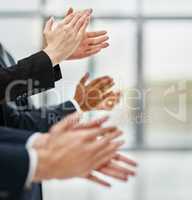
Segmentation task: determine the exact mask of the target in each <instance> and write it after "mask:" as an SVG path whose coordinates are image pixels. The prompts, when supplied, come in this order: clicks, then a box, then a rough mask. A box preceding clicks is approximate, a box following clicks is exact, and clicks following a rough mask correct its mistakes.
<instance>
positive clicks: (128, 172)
mask: <svg viewBox="0 0 192 200" xmlns="http://www.w3.org/2000/svg"><path fill="white" fill-rule="evenodd" d="M106 167H108V168H111V169H113V170H115V171H117V172H119V173H123V174H126V175H130V176H135V175H136V173H135V171H134V170H131V169H127V168H125V167H122V166H120V165H119V164H118V163H115V162H110V163H109V164H108V165H107V166H106Z"/></svg>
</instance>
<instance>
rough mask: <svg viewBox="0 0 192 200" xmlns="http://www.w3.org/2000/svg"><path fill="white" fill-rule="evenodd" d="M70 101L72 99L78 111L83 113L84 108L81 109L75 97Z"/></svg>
mask: <svg viewBox="0 0 192 200" xmlns="http://www.w3.org/2000/svg"><path fill="white" fill-rule="evenodd" d="M70 101H71V102H72V104H73V105H74V107H75V109H76V110H77V112H79V113H81V112H82V110H81V108H80V106H79V104H78V103H77V101H76V100H75V99H71V100H70Z"/></svg>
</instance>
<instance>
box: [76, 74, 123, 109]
mask: <svg viewBox="0 0 192 200" xmlns="http://www.w3.org/2000/svg"><path fill="white" fill-rule="evenodd" d="M88 79H89V74H88V73H86V74H85V75H84V76H83V78H82V79H81V80H80V82H79V84H78V85H77V87H76V91H75V96H74V99H75V100H76V101H77V103H78V104H79V106H80V108H81V109H82V111H91V110H111V109H113V108H114V107H115V106H116V105H117V104H118V103H119V101H120V97H121V93H120V92H114V91H109V90H110V89H111V88H112V87H113V85H114V81H113V79H112V78H111V77H109V76H104V77H100V78H97V79H95V80H93V81H90V83H88V84H86V83H87V81H88Z"/></svg>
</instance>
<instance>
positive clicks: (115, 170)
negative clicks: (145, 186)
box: [77, 117, 138, 187]
mask: <svg viewBox="0 0 192 200" xmlns="http://www.w3.org/2000/svg"><path fill="white" fill-rule="evenodd" d="M107 120H108V117H103V118H101V119H98V120H95V121H93V122H90V123H89V126H88V127H87V124H85V125H81V126H79V127H77V128H78V129H80V128H83V129H85V128H90V127H92V128H96V127H100V126H102V125H103V124H104V123H105V122H106V121H107ZM122 164H123V165H124V166H122ZM137 165H138V164H137V162H136V161H134V160H132V159H130V158H128V157H127V156H124V155H122V154H120V153H115V155H114V156H113V157H112V158H111V160H110V161H109V162H108V163H105V164H104V165H101V166H100V167H98V168H96V169H95V171H97V172H99V173H101V174H104V175H106V176H109V177H112V178H115V179H117V180H121V181H127V180H128V178H129V177H130V176H135V175H136V172H135V169H136V167H137ZM129 167H131V168H130V169H129ZM84 178H86V179H88V180H90V181H92V182H94V183H97V184H99V185H101V186H104V187H111V184H110V183H109V182H107V181H105V180H104V179H101V178H99V177H98V176H96V175H93V174H92V173H89V174H88V175H87V176H85V177H84Z"/></svg>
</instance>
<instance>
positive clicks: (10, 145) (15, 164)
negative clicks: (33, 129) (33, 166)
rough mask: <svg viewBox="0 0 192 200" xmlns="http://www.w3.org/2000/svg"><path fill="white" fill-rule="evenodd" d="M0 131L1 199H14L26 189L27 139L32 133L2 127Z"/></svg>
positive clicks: (27, 166)
mask: <svg viewBox="0 0 192 200" xmlns="http://www.w3.org/2000/svg"><path fill="white" fill-rule="evenodd" d="M0 132H1V134H0V199H14V197H13V196H14V195H15V194H17V196H18V195H19V193H21V192H22V190H23V189H24V184H25V181H26V178H27V175H28V170H29V156H28V152H27V150H26V148H25V140H26V139H27V138H28V136H29V135H31V134H32V133H30V132H27V131H20V130H14V129H6V128H0ZM21 135H22V137H20V136H21ZM17 137H18V138H17ZM23 142H24V143H23ZM22 143H23V144H22Z"/></svg>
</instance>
